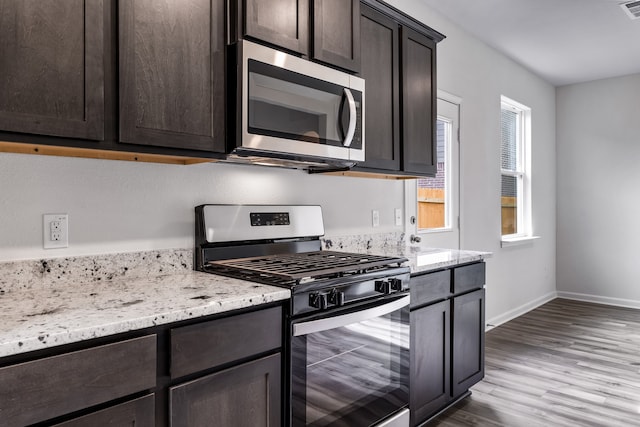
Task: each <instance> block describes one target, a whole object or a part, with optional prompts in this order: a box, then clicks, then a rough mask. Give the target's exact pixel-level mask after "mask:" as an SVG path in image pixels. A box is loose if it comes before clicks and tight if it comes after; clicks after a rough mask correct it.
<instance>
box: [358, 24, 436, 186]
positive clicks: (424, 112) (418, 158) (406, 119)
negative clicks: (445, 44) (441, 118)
mask: <svg viewBox="0 0 640 427" xmlns="http://www.w3.org/2000/svg"><path fill="white" fill-rule="evenodd" d="M436 93H437V89H436V44H435V42H434V41H433V40H431V39H430V38H428V37H426V36H424V35H423V34H420V33H418V32H416V31H413V30H411V29H409V28H406V27H403V28H402V111H403V123H402V170H403V171H405V172H411V173H416V174H421V175H432V176H435V173H436V159H437V157H436V145H435V143H434V141H435V120H436V97H437V96H436ZM367 102H368V101H367Z"/></svg>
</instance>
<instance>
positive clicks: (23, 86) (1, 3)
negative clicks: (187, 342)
mask: <svg viewBox="0 0 640 427" xmlns="http://www.w3.org/2000/svg"><path fill="white" fill-rule="evenodd" d="M103 30H104V10H103V2H102V0H85V1H82V0H65V1H62V2H61V1H56V0H40V1H24V0H0V40H2V42H1V43H0V129H2V130H6V131H11V132H22V133H32V134H39V135H52V136H62V137H70V138H83V139H92V140H102V139H104V45H103V39H104V32H103Z"/></svg>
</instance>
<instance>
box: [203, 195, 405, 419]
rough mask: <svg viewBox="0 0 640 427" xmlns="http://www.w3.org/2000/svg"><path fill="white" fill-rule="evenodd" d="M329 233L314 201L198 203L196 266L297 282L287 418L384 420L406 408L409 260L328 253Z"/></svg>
mask: <svg viewBox="0 0 640 427" xmlns="http://www.w3.org/2000/svg"><path fill="white" fill-rule="evenodd" d="M323 232H324V226H323V223H322V213H321V210H320V208H319V207H318V206H264V205H245V206H223V205H203V206H198V207H196V236H195V241H196V248H195V252H196V262H195V265H196V268H197V269H199V270H202V271H206V272H210V273H216V274H222V275H226V276H231V277H236V278H240V279H244V280H250V281H257V282H261V283H267V284H272V285H276V286H284V287H287V288H289V289H291V293H292V298H291V300H290V301H289V305H288V307H287V309H286V313H287V318H286V319H285V324H286V325H287V332H286V337H285V338H286V340H287V341H288V343H287V346H286V348H288V354H287V355H286V357H285V359H286V360H287V366H286V369H285V371H286V372H287V378H288V379H287V380H286V381H285V384H287V389H288V393H287V395H288V405H287V407H289V408H290V409H291V413H290V414H287V416H286V417H285V418H286V419H287V422H288V424H287V425H290V426H329V425H331V426H349V427H358V426H372V425H377V423H380V422H383V421H384V422H387V421H389V420H390V419H391V418H390V417H392V416H394V415H395V414H396V413H398V412H399V411H402V410H405V409H406V408H407V406H408V384H409V292H408V290H409V268H408V267H405V266H404V265H403V263H404V262H405V261H406V259H404V258H399V257H386V256H377V255H369V254H357V253H347V252H337V251H322V250H320V249H321V245H320V240H319V237H320V235H321V234H320V235H319V234H318V233H323ZM251 237H253V238H251ZM400 419H402V418H400Z"/></svg>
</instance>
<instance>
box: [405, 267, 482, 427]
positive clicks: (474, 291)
mask: <svg viewBox="0 0 640 427" xmlns="http://www.w3.org/2000/svg"><path fill="white" fill-rule="evenodd" d="M484 281H485V264H484V263H483V262H480V263H473V264H468V265H462V266H458V267H454V268H449V269H445V270H441V271H435V272H430V273H427V274H420V275H415V276H412V277H411V285H410V286H411V314H410V321H411V344H410V348H411V364H410V372H411V380H410V386H409V390H410V401H409V407H410V409H411V425H412V426H417V425H419V424H421V423H423V422H425V421H427V420H428V419H430V418H431V417H433V416H435V415H437V414H438V413H439V412H440V411H442V410H444V409H445V408H447V407H448V406H450V405H451V404H453V403H454V402H456V401H457V400H459V399H461V398H463V397H465V396H466V395H467V393H468V390H469V388H470V387H471V386H472V385H474V384H476V383H477V382H479V381H480V380H481V379H482V378H483V377H484V288H483V286H484Z"/></svg>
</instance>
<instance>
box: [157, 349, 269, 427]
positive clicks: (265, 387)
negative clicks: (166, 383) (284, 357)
mask: <svg viewBox="0 0 640 427" xmlns="http://www.w3.org/2000/svg"><path fill="white" fill-rule="evenodd" d="M280 371H281V369H280V354H279V353H278V354H274V355H271V356H269V357H265V358H263V359H258V360H255V361H253V362H248V363H244V364H242V365H239V366H236V367H233V368H230V369H227V370H224V371H221V372H218V373H215V374H212V375H208V376H205V377H202V378H199V379H197V380H194V381H191V382H188V383H185V384H182V385H179V386H176V387H172V388H171V389H170V391H169V400H170V414H171V426H172V427H182V426H184V427H193V426H213V425H215V426H220V427H227V426H228V427H243V426H246V427H261V426H264V427H267V426H269V427H280V425H281V410H280V405H281V396H280V390H281V379H280Z"/></svg>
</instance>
